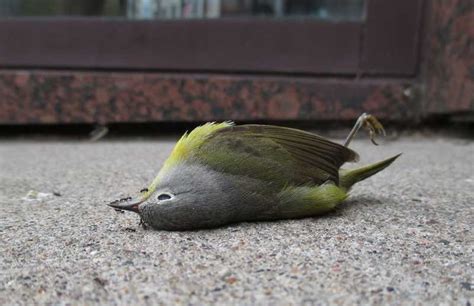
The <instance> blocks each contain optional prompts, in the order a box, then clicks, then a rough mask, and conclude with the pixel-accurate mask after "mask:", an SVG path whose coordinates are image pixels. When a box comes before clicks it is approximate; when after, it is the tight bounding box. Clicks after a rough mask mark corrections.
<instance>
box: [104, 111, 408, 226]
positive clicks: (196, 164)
mask: <svg viewBox="0 0 474 306" xmlns="http://www.w3.org/2000/svg"><path fill="white" fill-rule="evenodd" d="M361 127H366V128H368V129H369V131H370V138H371V140H372V141H373V142H374V143H375V141H374V135H375V134H381V133H384V130H383V127H382V125H381V124H380V122H379V121H378V120H377V119H376V118H375V117H373V116H371V115H367V114H363V115H361V116H360V117H359V119H358V120H357V123H356V124H355V126H354V128H353V129H352V131H351V132H350V134H349V136H348V137H347V139H346V141H345V143H344V145H340V144H338V143H335V142H332V141H330V140H328V139H326V138H323V137H321V136H318V135H315V134H312V133H309V132H305V131H302V130H298V129H292V128H286V127H280V126H272V125H256V124H248V125H234V124H233V123H232V122H223V123H206V124H204V125H202V126H199V127H197V128H195V129H194V130H193V131H191V132H190V133H189V134H188V133H185V134H184V135H183V136H182V137H181V139H180V140H179V141H178V142H177V143H176V146H175V147H174V149H173V151H172V153H171V155H170V156H169V157H168V159H167V160H166V161H165V163H164V165H163V167H162V168H161V170H160V171H159V173H158V175H157V176H156V177H155V179H154V180H153V182H152V183H151V184H150V186H149V187H148V188H145V189H143V190H142V191H141V192H140V193H139V195H138V196H136V197H133V198H132V197H130V198H125V199H122V200H118V201H114V202H112V203H109V204H108V205H109V206H111V207H113V208H115V209H120V210H129V211H133V212H136V213H138V214H139V215H140V217H141V219H142V221H143V222H144V223H145V224H147V225H149V226H151V227H153V228H154V229H158V230H194V229H201V228H212V227H218V226H222V225H225V224H229V223H235V222H243V221H263V220H278V219H290V218H302V217H311V216H316V215H320V214H323V213H326V212H328V211H331V210H332V209H334V208H335V207H336V206H337V205H338V204H339V203H341V202H342V201H343V200H345V199H346V198H347V196H348V192H349V190H350V188H351V187H352V186H353V185H354V184H355V183H357V182H359V181H362V180H364V179H366V178H368V177H370V176H372V175H374V174H376V173H377V172H379V171H381V170H383V169H385V168H386V167H388V166H389V165H390V164H391V163H392V162H393V161H394V160H395V159H396V158H397V157H398V156H399V155H400V154H399V155H396V156H393V157H390V158H388V159H385V160H383V161H380V162H377V163H374V164H370V165H367V166H364V167H361V168H357V169H353V170H344V169H340V167H341V165H342V164H344V163H345V162H355V161H357V160H358V158H359V157H358V154H357V153H356V152H354V151H353V150H351V149H349V148H348V145H349V143H350V141H351V139H352V138H353V136H354V135H355V134H356V132H357V131H358V130H359V129H360V128H361ZM375 144H376V143H375Z"/></svg>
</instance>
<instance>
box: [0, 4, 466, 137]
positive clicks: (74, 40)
mask: <svg viewBox="0 0 474 306" xmlns="http://www.w3.org/2000/svg"><path fill="white" fill-rule="evenodd" d="M473 44H474V4H473V2H472V1H470V0H433V1H427V0H399V1H390V0H94V1H92V0H82V1H79V0H76V1H72V0H0V126H3V127H4V128H8V131H12V129H13V130H14V128H15V127H23V128H24V127H30V128H31V127H33V128H34V129H35V130H36V129H37V128H41V127H45V126H47V127H49V128H59V127H62V128H64V127H65V126H66V127H68V126H69V127H70V126H77V125H85V126H91V125H99V126H109V127H110V126H114V125H128V126H132V125H136V124H155V123H183V122H188V123H197V122H203V121H211V120H217V121H218V120H236V121H241V122H255V121H258V122H262V121H264V122H283V121H284V122H295V123H305V122H306V123H308V122H309V123H311V124H315V125H318V124H320V123H324V122H329V121H330V122H336V123H340V124H344V123H345V122H349V121H353V120H354V119H355V118H357V117H358V116H359V115H360V114H361V113H362V112H370V113H372V114H374V115H376V116H378V117H380V119H382V120H384V121H385V122H397V123H400V124H403V125H407V124H408V125H415V124H420V123H424V122H435V123H436V122H443V124H444V123H446V122H447V123H448V124H449V123H450V122H459V121H462V122H470V123H472V122H473V121H474V116H473V110H474V51H473ZM4 130H5V129H4Z"/></svg>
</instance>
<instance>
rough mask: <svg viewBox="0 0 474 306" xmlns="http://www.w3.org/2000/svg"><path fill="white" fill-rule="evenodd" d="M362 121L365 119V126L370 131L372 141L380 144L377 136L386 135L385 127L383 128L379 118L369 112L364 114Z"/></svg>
mask: <svg viewBox="0 0 474 306" xmlns="http://www.w3.org/2000/svg"><path fill="white" fill-rule="evenodd" d="M362 121H363V126H364V128H366V129H367V130H368V131H369V138H370V141H371V142H372V143H373V144H374V145H376V146H378V145H379V144H378V143H377V142H376V141H375V136H376V135H383V136H385V135H386V133H385V129H384V128H383V125H382V123H380V121H379V120H378V119H377V118H375V117H374V116H372V115H369V114H364V115H363V117H362Z"/></svg>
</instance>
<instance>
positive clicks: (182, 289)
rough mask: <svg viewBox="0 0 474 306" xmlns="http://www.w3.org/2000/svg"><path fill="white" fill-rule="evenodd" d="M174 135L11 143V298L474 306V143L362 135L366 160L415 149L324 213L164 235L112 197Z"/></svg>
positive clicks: (6, 233) (4, 251)
mask: <svg viewBox="0 0 474 306" xmlns="http://www.w3.org/2000/svg"><path fill="white" fill-rule="evenodd" d="M173 144H174V140H156V141H150V140H119V141H107V140H104V141H99V142H96V143H90V142H81V141H24V140H23V141H13V140H3V141H1V142H0V215H1V218H0V237H1V239H0V254H1V257H0V266H1V267H0V268H1V272H0V304H1V305H10V304H33V303H35V304H36V303H37V304H68V303H71V304H73V305H77V304H80V305H82V304H88V305H90V304H106V303H107V304H121V305H130V304H144V305H146V304H149V305H157V304H166V305H173V304H182V305H202V304H219V305H329V304H331V305H354V304H359V305H368V304H372V305H380V304H384V305H390V304H391V305H420V304H425V305H471V303H474V292H473V287H474V284H473V282H474V280H473V274H474V273H473V271H474V270H473V263H474V258H473V252H474V243H473V233H472V225H473V224H474V213H473V204H474V169H473V167H474V142H472V141H469V140H461V139H453V138H437V137H430V138H423V137H408V138H405V139H403V140H396V141H391V142H385V143H383V144H382V145H381V146H379V147H375V146H372V145H370V143H369V142H368V141H363V140H357V141H355V143H354V146H353V148H355V149H356V150H357V151H358V152H359V153H360V155H361V163H362V164H363V163H367V162H370V161H377V160H380V159H383V158H385V157H388V156H391V155H393V154H395V153H398V152H403V153H404V155H403V156H402V157H401V158H400V159H399V160H397V161H396V162H395V163H394V164H393V165H392V166H391V167H390V168H388V169H386V170H385V171H383V172H382V173H380V174H378V175H376V176H375V177H372V178H370V179H368V180H367V181H365V182H363V183H360V184H358V185H356V186H355V188H354V189H353V191H352V194H351V197H350V199H349V200H347V201H346V202H345V203H344V204H343V205H341V206H340V207H339V208H338V209H337V210H336V211H335V212H334V213H331V214H329V215H326V216H323V217H318V218H308V219H301V220H289V221H278V222H269V223H242V224H234V225H231V226H227V227H224V228H219V229H214V230H202V231H195V232H164V231H153V230H144V229H142V228H141V227H140V226H139V225H138V217H137V215H135V214H133V213H123V214H122V213H117V212H115V211H114V210H113V209H111V208H109V207H107V206H106V205H104V203H106V202H107V201H111V200H114V199H116V198H119V197H122V196H126V195H128V194H131V193H134V192H136V191H137V190H139V189H141V188H142V187H145V186H146V185H147V184H148V183H149V182H150V181H151V180H152V179H153V177H154V175H155V174H156V172H157V171H158V170H159V168H160V165H161V163H162V162H163V161H164V159H165V158H166V156H167V155H168V154H169V152H170V150H171V149H172V146H173ZM349 166H351V165H349ZM30 190H33V191H36V192H41V193H45V194H39V195H37V199H28V198H25V196H26V195H27V194H28V192H29V191H30ZM53 193H56V195H54V194H53Z"/></svg>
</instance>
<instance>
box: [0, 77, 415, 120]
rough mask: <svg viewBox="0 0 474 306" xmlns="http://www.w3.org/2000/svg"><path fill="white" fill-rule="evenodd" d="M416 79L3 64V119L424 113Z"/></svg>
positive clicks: (0, 110)
mask: <svg viewBox="0 0 474 306" xmlns="http://www.w3.org/2000/svg"><path fill="white" fill-rule="evenodd" d="M416 92H417V90H416V88H414V87H413V83H412V82H406V83H404V82H400V81H384V80H376V81H369V80H362V81H355V80H346V79H325V78H324V79H318V78H287V77H264V76H260V77H254V76H225V75H192V74H156V73H136V72H127V73H111V72H77V71H19V70H3V71H2V70H0V123H3V124H22V123H103V124H106V123H113V122H150V121H207V120H263V119H265V120H316V119H323V120H333V119H337V120H340V119H354V118H356V117H357V116H358V115H359V114H360V113H362V112H364V111H366V112H370V113H373V114H375V115H378V116H379V117H381V118H389V119H394V120H397V119H405V120H406V119H409V118H415V117H416V116H418V107H417V105H418V104H419V102H418V100H419V98H418V97H417V94H416Z"/></svg>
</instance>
